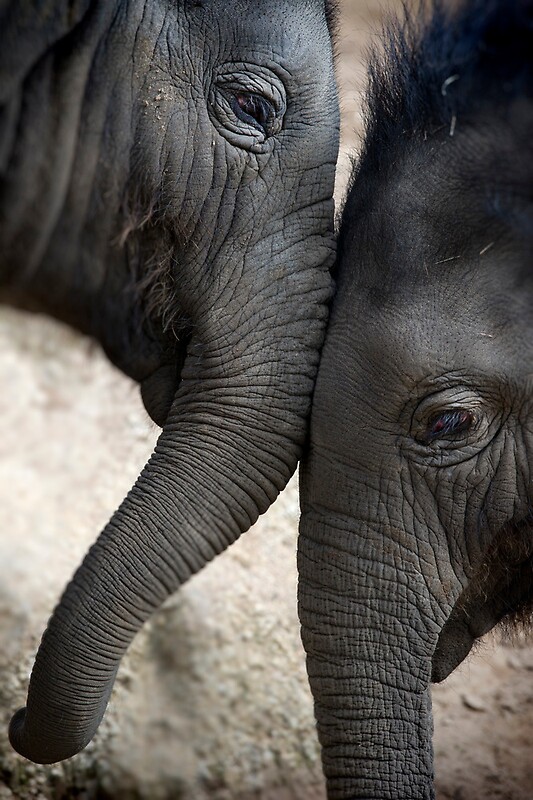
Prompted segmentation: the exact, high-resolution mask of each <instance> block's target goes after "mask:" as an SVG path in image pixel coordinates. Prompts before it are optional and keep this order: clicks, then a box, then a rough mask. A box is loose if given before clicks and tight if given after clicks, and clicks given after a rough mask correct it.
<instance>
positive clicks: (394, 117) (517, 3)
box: [339, 0, 533, 258]
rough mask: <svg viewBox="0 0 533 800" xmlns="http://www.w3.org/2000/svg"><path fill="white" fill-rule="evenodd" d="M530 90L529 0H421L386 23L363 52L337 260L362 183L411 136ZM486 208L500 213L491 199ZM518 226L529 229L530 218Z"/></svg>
mask: <svg viewBox="0 0 533 800" xmlns="http://www.w3.org/2000/svg"><path fill="white" fill-rule="evenodd" d="M532 96H533V0H471V1H470V2H461V3H460V4H459V7H458V8H457V7H456V8H455V10H454V9H453V8H450V4H449V3H446V2H443V0H435V2H434V3H429V2H426V1H425V0H423V2H422V4H421V6H420V8H419V10H418V12H417V13H411V12H409V11H408V10H407V9H405V10H404V15H403V18H402V19H401V20H392V21H391V22H390V23H389V25H388V27H387V28H386V31H385V36H384V47H381V48H380V47H379V46H377V47H374V48H373V49H372V51H371V53H370V60H369V83H368V90H367V95H366V102H365V108H364V112H365V132H364V137H363V144H362V150H361V153H360V157H359V159H358V162H357V163H356V164H354V169H353V172H352V176H351V181H350V189H351V190H350V192H349V194H348V197H347V201H346V205H345V207H344V211H343V219H345V220H346V223H345V224H344V225H343V226H342V230H341V235H340V240H339V258H341V257H342V255H341V254H342V248H343V243H344V239H345V234H346V233H348V232H349V233H350V234H351V232H352V230H353V227H354V221H355V220H356V219H357V218H358V217H359V216H360V215H361V209H362V208H364V206H365V205H366V203H367V201H368V195H367V194H366V192H365V189H366V190H368V192H370V194H372V193H373V192H374V191H375V183H376V179H377V180H378V181H379V180H382V179H385V178H386V177H387V176H388V175H390V173H391V171H392V170H394V169H395V166H396V165H397V164H398V161H399V159H401V158H402V156H404V155H405V153H406V151H407V149H408V148H409V147H411V146H412V144H413V140H415V141H416V140H418V141H426V140H427V139H428V137H431V136H434V135H436V134H438V133H439V132H442V133H444V134H445V135H446V136H453V135H454V130H455V128H456V126H457V125H458V124H462V123H463V122H465V121H466V120H467V119H470V120H471V119H472V118H474V117H475V116H476V115H483V114H484V112H485V111H487V115H488V117H489V119H490V116H491V115H492V114H494V109H495V107H497V106H498V105H501V103H502V97H503V98H504V100H505V102H507V103H511V102H513V100H515V99H517V98H522V99H525V98H528V97H529V98H531V97H532ZM532 177H533V176H532ZM356 184H357V191H352V189H354V187H355V185H356ZM531 185H533V183H532V182H529V186H531ZM494 206H495V207H494V208H493V209H492V210H493V211H494V212H495V216H496V217H498V216H501V214H502V213H504V212H502V210H501V209H500V208H497V207H496V206H498V202H497V201H496V202H495V203H494ZM523 222H524V220H522V223H523ZM526 224H527V225H528V227H529V229H530V232H533V221H531V220H529V221H528V222H527V223H526Z"/></svg>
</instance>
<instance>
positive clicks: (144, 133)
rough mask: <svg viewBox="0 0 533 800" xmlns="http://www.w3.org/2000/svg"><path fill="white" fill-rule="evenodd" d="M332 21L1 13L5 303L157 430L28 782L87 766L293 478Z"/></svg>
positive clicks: (184, 1)
mask: <svg viewBox="0 0 533 800" xmlns="http://www.w3.org/2000/svg"><path fill="white" fill-rule="evenodd" d="M334 17H335V9H334V4H333V3H332V2H330V0H236V2H233V3H228V2H227V0H174V1H173V2H169V0H151V1H150V2H146V1H145V0H105V2H100V0H74V2H72V1H71V2H66V0H44V1H42V0H39V2H37V0H16V1H15V0H11V2H9V1H8V0H4V2H2V3H0V31H1V33H0V42H1V46H0V104H1V112H0V114H1V115H0V181H1V188H0V243H1V244H0V247H1V254H2V255H1V257H0V299H1V300H2V302H4V303H10V304H12V305H14V306H17V307H20V308H23V309H27V310H29V311H37V312H41V313H46V314H49V315H52V316H53V317H55V318H57V319H59V320H61V321H63V322H66V323H68V324H70V325H72V326H74V327H75V328H76V329H78V330H80V331H82V332H83V333H85V334H88V335H89V336H91V337H93V338H94V339H96V340H97V341H98V342H99V343H100V344H101V345H102V347H103V348H104V350H105V352H106V354H107V355H108V356H109V358H110V360H111V361H112V363H113V364H114V365H115V366H116V367H118V369H120V370H122V371H123V372H124V373H125V374H127V375H128V376H130V377H131V378H132V379H133V380H134V381H136V382H137V383H139V385H140V387H141V393H142V398H143V401H144V404H145V407H146V409H147V411H148V413H149V414H150V416H151V417H152V419H153V420H154V421H155V422H156V423H157V424H158V425H160V426H161V427H162V432H161V434H160V437H159V439H158V442H157V445H156V447H155V451H154V453H153V455H152V456H151V458H150V459H149V461H148V463H147V465H146V466H145V468H144V469H143V471H142V473H141V475H140V477H139V478H138V480H137V482H136V483H135V485H134V486H133V488H132V489H131V491H130V492H129V493H128V495H127V496H126V498H125V499H124V501H123V502H122V504H121V505H120V507H119V508H118V510H117V511H116V512H115V513H114V514H113V516H112V517H111V519H110V521H109V523H108V524H107V526H106V527H105V528H104V530H103V531H102V532H101V534H100V536H99V537H98V539H97V541H96V542H95V544H94V545H93V546H92V548H91V549H90V551H89V552H88V554H87V556H86V558H85V560H84V561H83V563H82V564H81V566H80V567H79V568H78V570H77V571H76V573H75V575H74V577H73V579H72V581H71V582H70V583H69V585H68V586H67V588H66V589H65V591H64V594H63V596H62V598H61V600H60V602H59V604H58V606H57V607H56V609H55V611H54V612H53V614H52V616H51V619H50V621H49V624H48V627H47V629H46V631H45V633H44V635H43V639H42V642H41V645H40V647H39V650H38V653H37V656H36V660H35V664H34V668H33V671H32V675H31V679H30V684H29V690H28V699H27V706H26V708H24V709H20V710H19V711H18V712H16V714H15V715H14V717H13V719H12V721H11V725H10V732H9V735H10V741H11V743H12V745H13V747H14V748H15V749H16V750H17V751H18V752H19V753H21V754H22V755H23V756H25V757H26V758H28V759H30V760H32V761H34V762H37V763H43V764H44V763H53V762H57V761H60V760H62V759H66V758H69V757H70V756H72V755H74V754H75V753H77V752H79V751H80V750H81V749H82V748H84V747H85V745H86V744H87V743H88V742H89V741H90V739H91V737H92V736H93V735H94V733H95V731H96V729H97V727H98V725H99V722H100V720H101V718H102V716H103V714H104V711H105V708H106V704H107V701H108V698H109V695H110V692H111V689H112V686H113V682H114V679H115V675H116V673H117V670H118V667H119V663H120V660H121V657H122V655H123V653H124V652H125V650H126V649H127V647H128V645H129V643H130V642H131V640H132V638H133V637H134V635H135V633H136V632H137V631H138V630H139V628H140V627H141V626H142V624H143V623H144V621H145V620H146V619H147V618H148V617H149V616H150V615H151V614H152V613H153V612H154V611H155V610H156V609H157V608H158V607H159V606H160V605H161V604H162V603H163V601H164V600H165V599H166V598H167V597H168V596H169V594H170V593H172V592H174V591H175V590H176V589H177V588H178V587H179V586H180V585H181V584H182V583H183V582H184V581H186V580H187V579H188V578H189V577H190V576H191V575H193V574H194V573H196V572H197V571H198V570H199V569H200V568H201V567H202V566H204V565H205V564H206V563H207V562H208V561H209V560H210V559H212V558H213V557H214V556H215V555H217V554H218V553H220V552H221V551H222V550H224V549H225V548H226V547H228V545H229V544H231V543H232V542H233V541H234V540H235V539H236V538H237V537H238V536H239V535H240V534H241V533H242V532H244V531H245V530H246V529H247V528H249V526H250V525H251V524H252V523H253V522H254V521H255V520H256V518H257V517H258V516H259V515H260V514H261V513H263V512H264V511H265V510H266V509H267V508H268V507H269V505H270V504H271V503H272V502H273V501H274V500H275V498H276V496H277V495H278V493H279V492H280V491H281V490H282V489H283V488H284V486H285V485H286V483H287V481H288V479H289V478H290V476H291V475H292V473H293V472H294V470H295V468H296V464H297V462H298V459H299V456H300V453H301V450H302V447H303V443H304V439H305V435H306V429H307V420H308V415H309V412H310V407H311V394H312V390H313V387H314V381H315V375H316V371H317V369H318V361H319V351H320V347H321V344H322V341H323V337H324V333H325V324H326V319H327V314H328V302H329V299H330V297H331V293H332V279H331V266H332V264H333V261H334V258H335V236H334V219H333V217H334V207H333V184H334V173H335V163H336V158H337V151H338V136H339V114H338V99H337V92H336V86H335V79H334V67H333V53H332V35H333V26H334ZM58 535H60V532H58Z"/></svg>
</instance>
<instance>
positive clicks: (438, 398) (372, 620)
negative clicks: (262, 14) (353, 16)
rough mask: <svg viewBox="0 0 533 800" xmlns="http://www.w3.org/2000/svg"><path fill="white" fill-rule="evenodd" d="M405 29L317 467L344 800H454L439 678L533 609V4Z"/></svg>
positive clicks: (493, 4) (377, 72)
mask: <svg viewBox="0 0 533 800" xmlns="http://www.w3.org/2000/svg"><path fill="white" fill-rule="evenodd" d="M450 7H451V4H444V3H440V2H438V3H437V5H436V6H435V7H434V9H433V10H432V11H431V12H430V14H429V18H428V15H427V6H425V12H421V14H420V16H418V17H415V18H411V19H407V20H406V21H404V22H402V23H401V24H398V25H396V26H395V27H393V29H392V30H391V31H390V32H389V34H388V38H387V47H386V53H385V55H382V56H378V55H375V56H374V57H373V60H372V64H371V68H370V89H369V94H368V107H367V127H366V136H365V140H364V146H363V150H362V154H361V157H360V160H359V163H358V165H357V167H356V168H355V172H354V175H353V178H352V185H351V189H350V192H349V197H348V201H347V203H346V207H345V209H344V214H343V217H342V226H341V233H340V242H339V255H338V263H337V267H336V279H337V292H336V296H335V298H334V302H333V308H332V317H331V321H330V325H329V328H328V333H327V337H326V343H325V347H324V350H323V355H322V358H321V363H320V369H319V375H318V382H317V387H316V392H315V395H314V403H313V410H312V421H311V434H310V436H311V441H310V447H309V451H308V453H307V455H306V458H305V463H304V465H303V469H302V479H301V493H302V506H303V517H302V522H301V536H300V542H299V569H300V615H301V620H302V624H303V630H304V632H303V636H304V642H305V647H306V649H307V653H308V665H309V674H310V679H311V684H312V689H313V692H314V696H315V700H316V710H317V717H318V724H319V732H320V739H321V742H322V745H323V760H324V768H325V772H326V775H327V780H328V797H330V798H331V799H332V800H333V799H335V800H341V799H342V800H348V798H350V800H353V798H376V800H377V799H378V798H379V800H384V799H385V798H387V799H388V800H407V799H408V798H411V800H425V799H426V798H432V797H434V789H433V765H432V747H431V734H432V717H431V702H430V683H431V681H441V680H443V679H444V678H445V677H446V676H447V675H449V673H450V672H451V671H452V670H453V669H454V668H455V667H456V666H457V665H458V664H460V663H461V661H462V660H463V659H464V658H465V656H466V655H467V654H468V652H469V651H470V649H471V648H472V645H473V644H474V642H475V641H476V639H478V637H480V636H482V635H483V634H484V633H486V632H487V631H489V630H490V629H491V628H492V627H493V626H495V625H496V624H497V623H499V622H501V621H502V620H503V621H506V620H509V619H511V620H515V619H517V618H518V619H520V618H521V617H523V616H524V614H526V613H527V612H529V610H530V609H531V600H532V597H533V514H532V508H533V2H532V0H467V2H463V3H462V4H461V5H460V6H459V7H457V4H455V5H454V8H455V10H454V11H453V12H452V11H450Z"/></svg>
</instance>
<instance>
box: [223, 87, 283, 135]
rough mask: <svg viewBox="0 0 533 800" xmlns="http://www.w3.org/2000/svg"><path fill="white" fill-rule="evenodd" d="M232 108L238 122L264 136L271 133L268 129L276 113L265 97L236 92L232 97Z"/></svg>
mask: <svg viewBox="0 0 533 800" xmlns="http://www.w3.org/2000/svg"><path fill="white" fill-rule="evenodd" d="M232 106H233V111H234V112H235V114H236V116H237V117H238V118H239V119H240V120H242V121H243V122H246V123H247V124H248V125H253V127H254V128H258V129H259V130H260V131H262V132H263V133H264V134H265V135H266V136H268V135H269V134H270V133H271V130H270V129H271V127H272V122H273V121H274V119H275V117H276V111H275V109H274V106H273V105H272V103H270V102H269V101H268V100H267V99H266V98H265V97H261V95H259V94H248V93H246V92H237V93H236V94H235V95H234V100H233V103H232Z"/></svg>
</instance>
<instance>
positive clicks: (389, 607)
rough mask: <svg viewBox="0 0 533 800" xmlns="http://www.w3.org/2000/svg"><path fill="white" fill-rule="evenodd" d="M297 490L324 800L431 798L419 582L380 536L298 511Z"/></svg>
mask: <svg viewBox="0 0 533 800" xmlns="http://www.w3.org/2000/svg"><path fill="white" fill-rule="evenodd" d="M302 483H303V488H304V492H303V496H304V501H303V512H304V513H303V516H302V521H301V524H300V537H299V544H298V569H299V614H300V620H301V624H302V640H303V643H304V647H305V649H306V652H307V665H308V673H309V681H310V685H311V690H312V692H313V696H314V700H315V713H316V716H317V723H318V732H319V738H320V742H321V745H322V759H323V766H324V772H325V775H326V780H327V787H328V798H329V799H330V800H355V799H356V798H359V799H360V800H362V799H363V798H365V800H369V798H374V799H375V800H430V799H431V798H433V797H434V792H433V765H432V762H433V758H432V756H433V753H432V744H431V737H432V732H433V723H432V714H431V696H430V688H429V687H430V678H431V652H432V649H433V648H434V641H433V639H434V638H436V633H435V634H433V633H428V630H427V629H426V621H425V619H424V617H423V606H424V602H425V601H424V597H423V588H422V584H421V582H419V581H417V579H416V576H413V575H410V574H409V571H406V572H403V571H402V566H403V565H402V564H401V562H400V561H399V559H398V553H392V551H391V548H390V547H389V548H387V547H385V539H384V537H380V535H379V534H377V535H376V534H374V533H373V532H372V531H369V530H367V526H363V525H361V529H360V531H358V532H357V533H356V532H355V531H354V530H353V522H352V521H351V520H343V519H342V518H339V519H338V520H337V519H335V520H334V519H333V515H332V513H331V512H328V517H327V519H326V518H325V517H322V515H321V514H320V513H318V512H317V511H315V510H311V508H309V507H307V504H306V498H305V476H304V478H303V479H302ZM363 528H364V529H363ZM380 538H381V539H382V541H381V542H380V541H379V540H380ZM372 539H373V540H374V547H373V546H372V544H370V542H371V540H372ZM376 548H377V549H376ZM387 550H388V552H387ZM380 551H381V555H380V556H379V557H376V554H378V553H380Z"/></svg>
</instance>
